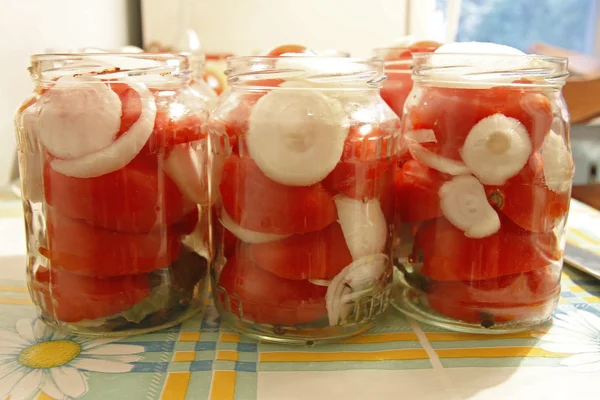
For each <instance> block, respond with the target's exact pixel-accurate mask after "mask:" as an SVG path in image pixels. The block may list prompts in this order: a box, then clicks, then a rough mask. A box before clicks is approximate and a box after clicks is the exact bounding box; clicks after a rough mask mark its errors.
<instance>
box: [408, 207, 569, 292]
mask: <svg viewBox="0 0 600 400" xmlns="http://www.w3.org/2000/svg"><path fill="white" fill-rule="evenodd" d="M500 222H501V227H500V230H499V231H498V232H496V233H495V234H493V235H490V236H487V237H485V238H482V239H472V238H468V237H466V236H465V234H464V232H463V231H461V230H460V229H458V228H456V227H454V225H452V224H451V223H450V222H448V220H447V219H445V218H443V217H441V218H438V219H435V220H433V221H427V222H425V223H423V224H421V225H420V226H419V230H418V232H417V235H416V238H415V249H414V254H413V258H414V259H415V260H417V261H420V260H421V259H422V262H423V268H422V270H421V273H422V274H424V275H426V276H428V277H429V278H431V279H434V280H440V281H466V280H486V279H494V278H497V277H499V276H504V275H512V274H519V273H522V272H528V271H533V270H536V269H542V268H545V267H546V266H548V265H550V264H551V263H553V262H556V261H558V260H559V259H560V258H561V256H562V253H561V251H560V248H559V243H558V240H557V238H556V235H555V234H554V233H553V232H550V233H545V234H535V233H531V232H528V231H525V230H524V229H522V228H520V227H519V226H517V225H515V224H514V223H513V222H512V221H511V220H510V219H508V218H506V217H501V219H500Z"/></svg>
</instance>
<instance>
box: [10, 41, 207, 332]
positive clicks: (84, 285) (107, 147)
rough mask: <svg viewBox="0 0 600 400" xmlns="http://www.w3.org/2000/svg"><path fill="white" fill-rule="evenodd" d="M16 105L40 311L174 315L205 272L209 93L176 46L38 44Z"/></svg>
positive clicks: (77, 321) (150, 324)
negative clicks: (63, 50)
mask: <svg viewBox="0 0 600 400" xmlns="http://www.w3.org/2000/svg"><path fill="white" fill-rule="evenodd" d="M30 72H31V75H32V78H33V80H34V83H35V90H34V92H33V95H32V96H31V97H30V98H29V99H28V100H27V101H25V103H24V104H23V106H22V107H21V108H20V109H19V111H18V113H17V115H16V117H15V123H16V131H17V139H18V147H19V165H20V173H21V180H22V193H23V196H22V197H23V206H24V211H25V223H26V231H27V251H28V256H27V279H28V286H29V291H30V293H31V296H32V299H33V302H34V303H35V305H36V306H37V308H38V311H39V313H40V315H41V318H42V319H43V320H44V321H46V322H47V323H49V324H51V325H53V326H55V327H57V328H60V329H63V330H67V331H71V332H75V333H78V334H86V335H123V334H126V333H139V332H145V331H150V330H155V329H159V328H162V327H166V326H170V325H174V324H176V323H178V322H179V321H181V320H182V319H183V318H185V317H186V316H189V315H191V314H192V313H194V312H196V311H198V310H199V309H200V308H201V307H202V304H203V295H204V293H205V287H206V283H207V260H206V258H207V257H208V255H209V252H208V250H207V239H208V236H207V229H208V228H207V218H206V213H207V210H208V208H207V205H208V190H207V188H208V179H207V175H206V158H207V143H206V142H207V140H206V139H205V137H204V136H203V134H202V131H201V126H202V124H203V123H204V122H206V120H207V118H208V112H207V108H206V104H205V102H204V101H203V100H202V99H201V98H200V97H199V96H198V95H197V94H196V93H194V92H193V91H192V90H191V89H190V87H189V65H188V59H187V58H186V57H183V56H175V55H147V54H146V55H143V54H135V55H134V54H105V53H103V54H69V55H36V56H33V57H32V65H31V67H30Z"/></svg>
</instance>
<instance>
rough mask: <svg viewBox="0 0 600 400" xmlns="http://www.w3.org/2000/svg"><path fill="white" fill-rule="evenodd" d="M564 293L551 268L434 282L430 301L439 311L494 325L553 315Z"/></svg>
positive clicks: (461, 318)
mask: <svg viewBox="0 0 600 400" xmlns="http://www.w3.org/2000/svg"><path fill="white" fill-rule="evenodd" d="M559 292H560V285H559V280H558V276H557V275H555V274H552V273H551V271H550V269H549V268H541V269H536V270H533V271H530V272H527V273H522V274H516V275H508V276H502V277H499V278H495V279H489V280H484V281H457V282H434V283H433V284H432V285H431V288H430V293H428V296H427V300H428V304H429V306H430V307H431V308H432V309H434V310H436V311H437V312H439V313H441V314H444V315H446V316H449V317H452V318H454V319H458V320H460V321H465V322H470V323H475V324H482V325H483V326H486V327H491V326H492V325H494V324H496V323H503V322H512V321H519V320H528V319H536V318H542V317H544V316H547V315H550V314H551V313H552V310H553V308H554V305H555V301H556V297H557V296H558V294H559Z"/></svg>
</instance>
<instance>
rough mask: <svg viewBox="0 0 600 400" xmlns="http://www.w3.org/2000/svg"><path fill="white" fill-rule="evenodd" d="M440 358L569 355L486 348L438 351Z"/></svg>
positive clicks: (524, 348) (532, 348)
mask: <svg viewBox="0 0 600 400" xmlns="http://www.w3.org/2000/svg"><path fill="white" fill-rule="evenodd" d="M435 352H436V353H437V355H438V357H440V358H505V357H548V358H564V357H566V356H567V355H565V354H559V353H551V352H549V351H546V350H542V349H539V348H537V347H493V348H492V347H486V348H471V349H436V350H435Z"/></svg>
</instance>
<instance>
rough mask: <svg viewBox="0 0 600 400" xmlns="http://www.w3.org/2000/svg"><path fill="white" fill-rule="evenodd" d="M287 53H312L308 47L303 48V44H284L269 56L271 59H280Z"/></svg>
mask: <svg viewBox="0 0 600 400" xmlns="http://www.w3.org/2000/svg"><path fill="white" fill-rule="evenodd" d="M286 53H295V54H305V53H311V51H310V50H308V48H306V46H302V45H301V44H284V45H281V46H277V47H275V48H274V49H273V50H271V51H270V52H269V54H267V55H268V56H270V57H279V56H281V55H282V54H286Z"/></svg>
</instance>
